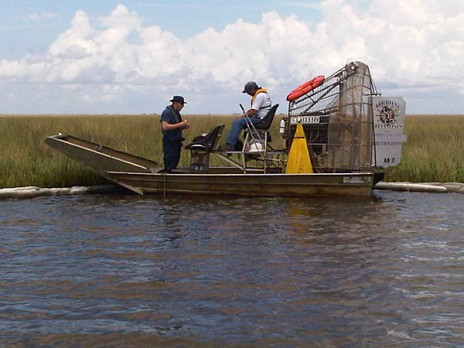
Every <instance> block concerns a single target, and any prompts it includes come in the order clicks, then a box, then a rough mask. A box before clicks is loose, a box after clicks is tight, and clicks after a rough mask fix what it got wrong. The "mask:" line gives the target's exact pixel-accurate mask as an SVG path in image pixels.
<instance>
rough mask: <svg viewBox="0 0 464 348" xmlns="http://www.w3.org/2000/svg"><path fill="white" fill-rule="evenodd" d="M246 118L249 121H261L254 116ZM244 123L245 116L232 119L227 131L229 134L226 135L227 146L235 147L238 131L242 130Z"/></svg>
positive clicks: (245, 121)
mask: <svg viewBox="0 0 464 348" xmlns="http://www.w3.org/2000/svg"><path fill="white" fill-rule="evenodd" d="M248 119H249V120H250V121H251V123H258V122H261V119H260V118H258V117H256V116H251V117H248ZM246 124H247V120H246V118H245V117H242V118H237V119H235V120H234V122H233V123H232V128H231V130H230V132H229V136H228V137H227V142H226V145H227V146H229V147H230V148H232V149H234V148H235V144H236V143H237V139H238V137H239V135H240V132H241V131H242V129H243V128H245V127H246Z"/></svg>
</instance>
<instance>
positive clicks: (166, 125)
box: [160, 95, 190, 173]
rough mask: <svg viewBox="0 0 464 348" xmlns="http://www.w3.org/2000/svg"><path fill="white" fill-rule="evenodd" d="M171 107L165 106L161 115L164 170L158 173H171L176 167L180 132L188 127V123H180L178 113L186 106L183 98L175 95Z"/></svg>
mask: <svg viewBox="0 0 464 348" xmlns="http://www.w3.org/2000/svg"><path fill="white" fill-rule="evenodd" d="M170 101H171V103H172V104H171V105H169V106H166V109H164V111H163V113H162V114H161V130H162V132H163V160H164V169H162V170H161V171H160V172H162V173H171V172H172V170H173V169H175V168H176V167H177V165H178V164H179V160H180V150H181V149H182V141H184V140H185V139H184V138H183V137H182V130H184V129H187V128H189V127H190V122H187V120H185V121H182V117H181V116H180V111H181V110H182V108H183V107H184V104H186V102H185V100H184V97H181V96H179V95H176V96H174V97H173V98H172V100H170Z"/></svg>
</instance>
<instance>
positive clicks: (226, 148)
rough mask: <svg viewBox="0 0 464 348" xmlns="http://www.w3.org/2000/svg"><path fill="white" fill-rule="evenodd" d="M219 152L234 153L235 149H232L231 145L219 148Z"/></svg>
mask: <svg viewBox="0 0 464 348" xmlns="http://www.w3.org/2000/svg"><path fill="white" fill-rule="evenodd" d="M218 151H219V152H229V151H234V149H233V148H232V147H230V146H229V145H221V146H219V147H218Z"/></svg>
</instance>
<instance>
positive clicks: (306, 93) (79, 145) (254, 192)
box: [45, 62, 406, 197]
mask: <svg viewBox="0 0 464 348" xmlns="http://www.w3.org/2000/svg"><path fill="white" fill-rule="evenodd" d="M287 101H288V112H287V114H286V115H283V117H282V118H281V121H280V122H274V120H275V119H276V117H275V115H276V113H277V109H278V107H279V104H275V105H274V106H273V107H272V109H271V110H270V111H269V113H268V114H267V115H266V116H265V117H264V118H263V120H262V121H261V122H260V123H258V124H256V123H255V124H252V123H251V122H248V124H247V127H246V129H245V130H244V132H243V133H244V138H243V145H242V146H241V148H240V149H237V151H221V150H220V147H219V146H218V144H219V139H220V138H221V135H222V133H223V131H224V124H218V125H217V126H215V127H214V128H213V129H211V130H210V131H209V132H208V133H205V134H201V135H199V136H197V137H195V138H194V139H193V141H192V142H191V143H190V144H188V145H186V146H185V149H186V150H187V151H188V152H189V155H190V161H189V165H188V166H187V167H185V168H178V169H176V170H175V171H174V172H172V173H162V172H161V169H162V165H160V164H159V163H157V162H155V161H151V160H149V159H146V158H142V157H139V156H136V155H133V154H129V153H126V152H123V151H119V150H116V149H112V148H110V147H106V146H104V145H101V144H98V143H94V142H91V141H88V140H84V139H80V138H78V137H75V136H72V135H66V134H57V135H53V136H49V137H47V138H46V140H45V142H46V143H47V144H48V145H49V146H51V147H52V148H54V149H56V150H58V151H60V152H61V153H63V154H65V155H66V156H68V157H70V158H72V159H74V160H76V161H78V162H80V163H81V164H83V165H85V166H87V167H88V168H90V169H92V170H93V171H94V172H96V173H97V174H99V175H101V176H103V177H104V178H106V179H108V180H110V181H112V182H114V183H116V184H119V185H121V186H123V187H125V188H127V189H129V190H131V191H134V192H136V193H138V194H150V193H158V194H160V193H161V194H176V193H177V194H178V193H181V194H183V193H193V194H210V195H213V194H214V195H243V196H299V197H310V196H325V195H348V196H366V195H370V193H371V191H372V188H373V186H374V185H375V183H377V182H378V181H380V180H381V179H382V178H383V175H384V170H385V168H386V167H389V166H394V165H397V164H398V163H399V162H400V159H401V147H402V144H403V143H404V142H405V141H406V138H405V136H404V134H403V121H404V112H405V102H404V101H403V99H402V98H401V97H393V98H388V97H382V96H381V95H380V93H379V92H378V91H377V89H376V87H375V85H374V82H373V80H372V78H371V74H370V70H369V67H368V66H367V65H366V64H364V63H362V62H351V63H349V64H347V65H345V66H344V67H342V68H341V69H339V70H338V71H336V72H335V73H333V74H332V75H330V76H328V77H325V76H323V75H320V76H317V77H315V78H313V79H311V80H309V81H307V82H305V83H303V84H302V85H301V86H299V87H297V88H295V89H294V90H293V91H291V92H290V93H289V94H288V96H287ZM277 123H278V124H277ZM272 127H279V132H278V134H280V135H281V136H282V137H283V139H284V141H283V143H285V146H283V148H282V149H276V148H274V147H273V146H272V141H271V136H270V130H271V128H272ZM213 157H214V158H216V160H215V161H212V160H211V159H212V158H213ZM213 162H216V163H217V162H220V163H222V164H221V165H216V164H215V165H213V164H212V163H213Z"/></svg>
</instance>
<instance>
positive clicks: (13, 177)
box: [0, 115, 281, 188]
mask: <svg viewBox="0 0 464 348" xmlns="http://www.w3.org/2000/svg"><path fill="white" fill-rule="evenodd" d="M280 117H281V116H280ZM184 119H188V120H189V121H190V122H191V123H192V127H191V128H190V129H188V130H186V131H184V137H185V138H186V140H185V142H184V145H186V144H188V143H189V142H190V141H191V140H192V139H193V138H194V137H195V136H197V135H199V134H202V133H207V132H208V131H210V130H211V129H212V128H213V127H215V126H216V125H218V124H220V123H224V124H225V125H226V128H225V130H224V134H223V138H222V140H220V142H221V143H222V142H224V141H225V140H224V138H225V137H226V136H227V133H228V130H229V129H230V125H231V123H232V121H233V119H234V117H231V115H184ZM159 121H160V116H159V115H143V116H142V115H121V116H113V115H108V116H107V115H94V116H92V115H86V116H82V115H76V116H73V115H63V116H55V115H50V116H47V115H41V116H0V149H1V156H0V188H5V187H18V186H39V187H69V186H75V185H84V186H87V185H98V184H104V183H107V182H106V181H105V180H104V179H103V178H101V177H100V176H98V175H96V174H94V173H93V172H92V171H91V170H89V169H87V168H86V167H84V166H82V165H80V164H78V163H77V162H75V161H73V160H71V159H69V158H67V157H66V156H64V155H62V154H61V153H59V152H57V151H56V150H54V149H52V148H50V147H49V146H47V145H46V144H45V142H44V141H45V138H46V137H47V136H49V135H55V134H58V133H62V134H71V135H74V136H77V137H80V138H83V139H86V140H89V141H92V142H95V143H98V144H103V145H105V146H109V147H112V148H114V149H117V150H122V151H125V152H129V153H132V154H135V155H138V156H141V157H144V158H148V159H151V160H153V161H156V162H159V163H162V162H163V151H162V143H161V129H160V122H159ZM274 132H275V135H274V139H281V137H280V136H278V135H277V129H276V130H275V131H274ZM188 155H189V153H188V152H187V150H183V151H182V157H181V163H180V166H187V165H188V161H189V156H188ZM216 161H218V160H213V162H212V164H217V163H216Z"/></svg>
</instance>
